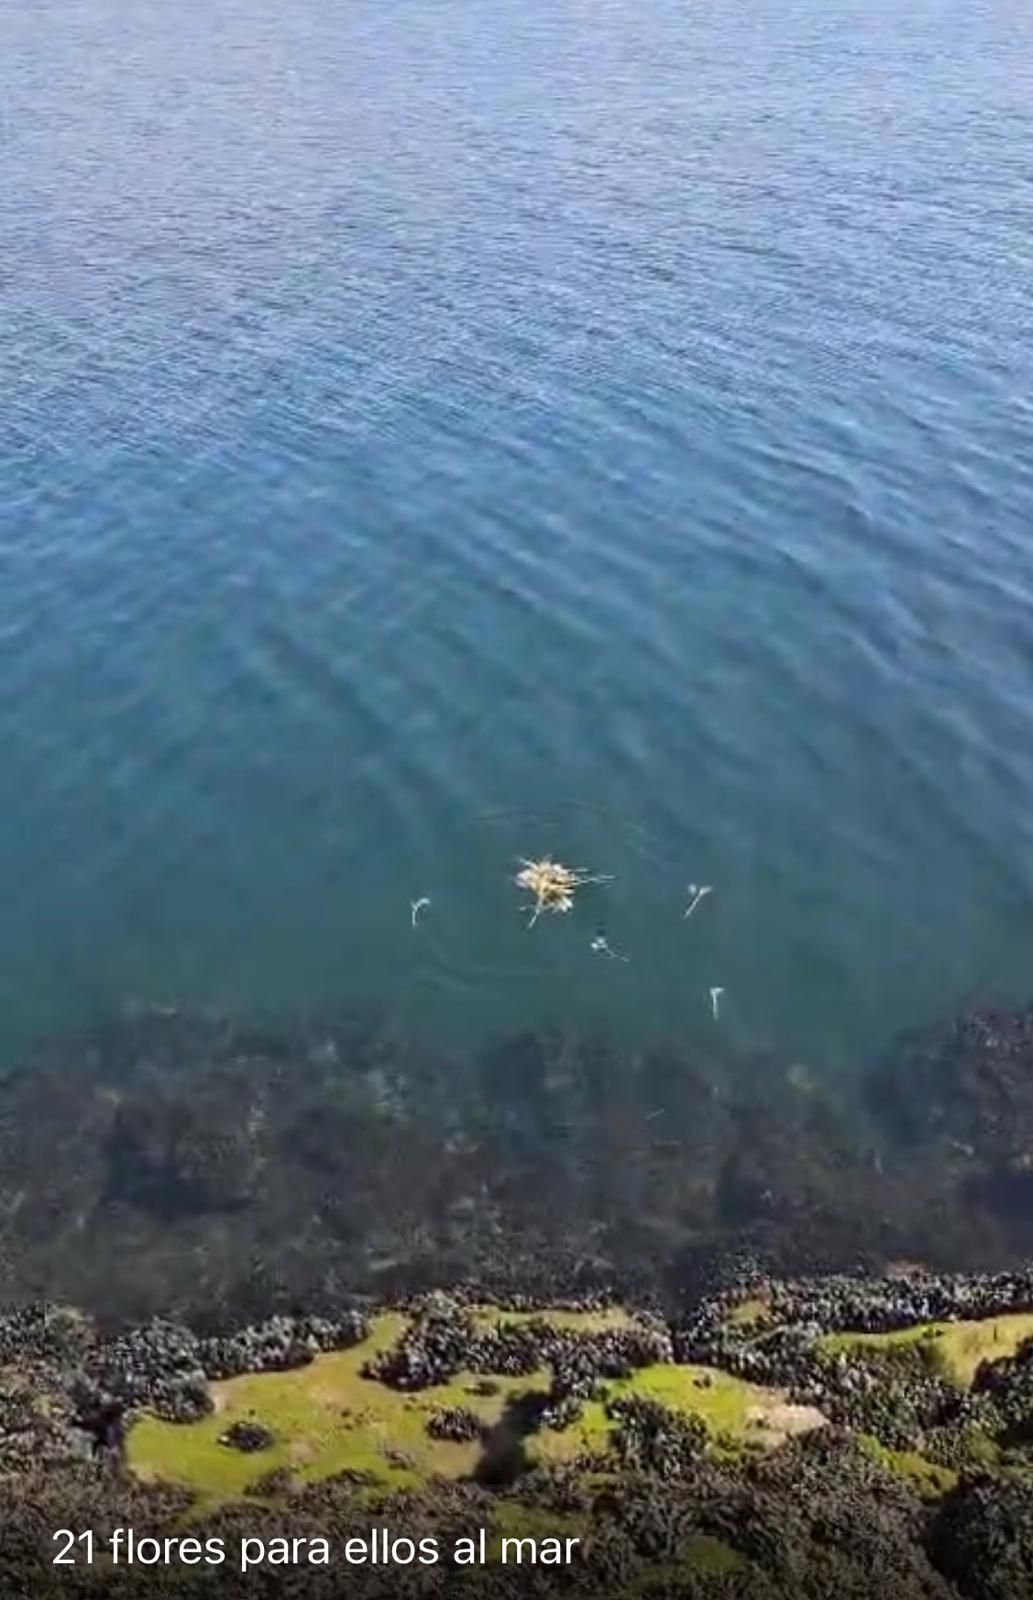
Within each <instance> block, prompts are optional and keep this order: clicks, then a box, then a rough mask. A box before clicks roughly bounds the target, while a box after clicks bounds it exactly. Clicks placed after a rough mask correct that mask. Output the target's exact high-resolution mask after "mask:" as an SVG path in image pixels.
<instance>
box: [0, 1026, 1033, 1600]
mask: <svg viewBox="0 0 1033 1600" xmlns="http://www.w3.org/2000/svg"><path fill="white" fill-rule="evenodd" d="M1031 1174H1033V1011H1025V1010H1023V1011H1014V1012H1007V1013H1005V1012H989V1011H981V1012H976V1013H973V1014H971V1015H969V1016H967V1017H965V1018H963V1019H962V1020H961V1021H959V1022H957V1023H954V1024H951V1025H950V1026H949V1027H947V1028H940V1029H935V1030H932V1031H930V1032H929V1033H926V1034H922V1035H920V1036H916V1037H914V1038H911V1039H908V1040H904V1041H900V1042H899V1043H898V1045H897V1046H896V1047H894V1049H893V1050H892V1051H891V1052H890V1053H889V1055H888V1057H887V1059H886V1060H885V1061H883V1062H880V1063H878V1064H876V1065H875V1066H874V1067H873V1069H872V1071H871V1072H870V1074H869V1075H868V1077H867V1079H866V1080H865V1081H864V1083H863V1084H862V1085H861V1092H860V1095H859V1096H858V1097H856V1098H854V1099H851V1100H849V1101H847V1100H845V1099H844V1100H842V1101H836V1100H834V1099H832V1098H830V1097H829V1096H828V1095H827V1094H825V1093H824V1092H823V1091H822V1090H820V1089H819V1088H818V1087H816V1086H815V1084H814V1083H813V1082H812V1081H811V1079H810V1078H809V1077H808V1075H807V1074H804V1073H801V1072H800V1071H799V1070H788V1071H787V1070H783V1069H782V1068H780V1067H779V1066H778V1065H777V1064H774V1063H771V1062H743V1063H740V1070H738V1072H736V1073H728V1072H726V1073H725V1074H724V1075H723V1076H722V1077H720V1078H718V1077H714V1076H712V1075H710V1074H709V1073H708V1072H707V1071H705V1070H704V1069H703V1068H702V1067H701V1066H700V1065H699V1064H698V1063H693V1062H691V1061H686V1060H685V1059H683V1057H682V1056H681V1055H680V1054H679V1053H678V1052H676V1051H674V1050H671V1051H669V1052H661V1051H653V1052H651V1053H649V1054H648V1055H645V1056H641V1057H639V1056H636V1057H633V1058H628V1057H626V1056H620V1055H619V1054H618V1053H616V1052H614V1051H613V1050H612V1049H611V1048H610V1047H609V1046H608V1045H606V1044H605V1043H602V1042H599V1041H588V1040H583V1039H581V1040H576V1039H570V1038H566V1037H564V1036H561V1035H558V1034H556V1035H552V1034H546V1035H538V1034H536V1035H530V1034H529V1035H526V1036H523V1037H521V1038H518V1039H512V1040H508V1041H505V1042H504V1043H502V1044H500V1045H498V1046H497V1047H495V1048H493V1049H491V1050H488V1051H486V1052H484V1054H483V1055H482V1056H481V1057H479V1058H477V1059H474V1060H463V1061H454V1060H442V1059H439V1058H437V1057H436V1056H434V1055H432V1054H429V1053H428V1052H426V1051H423V1050H421V1049H419V1048H417V1047H416V1046H415V1045H414V1043H413V1042H412V1041H411V1040H407V1039H404V1038H402V1037H399V1036H398V1035H397V1034H396V1033H395V1032H393V1031H392V1030H391V1029H388V1028H385V1027H383V1026H379V1025H378V1026H373V1025H371V1024H368V1023H365V1024H361V1025H360V1024H359V1023H357V1022H355V1021H354V1020H351V1021H346V1022H340V1023H337V1024H333V1025H331V1024H327V1023H322V1024H320V1025H319V1026H316V1025H314V1024H311V1023H308V1024H305V1025H304V1026H302V1027H295V1028H287V1027H283V1028H279V1029H275V1030H262V1031H258V1030H256V1029H250V1030H245V1029H241V1028H240V1027H239V1026H237V1025H235V1024H232V1023H231V1022H229V1021H227V1020H226V1019H220V1018H212V1017H202V1018H198V1017H185V1016H181V1015H178V1014H176V1013H170V1012H162V1013H153V1012H148V1011H138V1012H135V1013H133V1014H129V1015H122V1016H119V1017H117V1018H113V1019H111V1020H110V1021H109V1022H108V1023H107V1024H106V1025H105V1026H104V1027H98V1028H97V1029H96V1030H95V1031H94V1032H93V1033H92V1034H91V1036H90V1037H89V1039H86V1040H77V1041H68V1040H64V1041H59V1042H56V1043H55V1044H53V1045H52V1046H50V1047H48V1048H47V1049H46V1050H43V1051H41V1052H40V1053H39V1055H38V1057H37V1058H36V1059H34V1060H33V1061H31V1062H27V1063H24V1064H22V1065H21V1066H19V1067H18V1068H16V1069H14V1070H11V1071H10V1072H9V1073H8V1074H7V1075H6V1077H4V1078H2V1079H0V1301H2V1302H3V1303H5V1304H6V1305H7V1307H8V1309H7V1310H6V1311H4V1312H2V1313H0V1518H2V1519H3V1527H4V1529H5V1533H4V1537H3V1539H2V1540H0V1578H2V1579H3V1582H4V1592H5V1593H8V1592H9V1593H12V1594H22V1593H25V1594H32V1595H36V1594H43V1593H47V1592H54V1593H60V1594H71V1595H93V1594H101V1593H105V1594H107V1593H113V1594H119V1593H123V1592H124V1593H126V1594H130V1593H133V1594H135V1593H137V1592H143V1591H144V1590H145V1589H148V1588H151V1587H154V1586H157V1585H159V1578H158V1577H157V1576H156V1575H155V1574H154V1573H141V1572H140V1571H136V1572H133V1571H128V1570H106V1571H102V1570H100V1569H99V1568H86V1567H82V1566H76V1567H74V1568H68V1569H66V1570H62V1571H60V1572H56V1571H55V1570H54V1569H53V1568H51V1567H50V1566H49V1564H48V1563H49V1557H50V1554H51V1551H50V1547H49V1540H50V1536H51V1534H52V1532H53V1530H54V1529H56V1528H93V1529H95V1530H97V1531H98V1533H99V1534H103V1532H104V1530H109V1529H112V1528H114V1527H132V1528H134V1529H135V1530H136V1532H137V1533H139V1534H144V1533H153V1534H154V1535H155V1536H158V1535H169V1534H174V1533H178V1532H182V1529H183V1527H184V1526H186V1525H189V1527H190V1528H191V1529H192V1530H193V1529H197V1530H198V1531H199V1532H202V1531H205V1530H207V1531H208V1532H210V1533H212V1534H213V1536H221V1535H223V1534H226V1535H227V1536H230V1535H232V1536H234V1537H236V1536H237V1535H238V1534H240V1532H241V1530H246V1529H248V1528H255V1527H261V1528H264V1529H268V1528H269V1527H270V1526H271V1525H276V1526H278V1527H280V1528H281V1529H283V1528H286V1530H287V1531H289V1532H292V1533H298V1534H303V1533H305V1531H306V1530H307V1531H308V1532H310V1533H315V1532H322V1533H324V1534H326V1535H327V1536H331V1537H332V1538H333V1539H334V1540H335V1541H340V1540H341V1539H342V1538H344V1537H348V1536H351V1535H352V1534H355V1535H358V1534H362V1533H365V1532H367V1531H368V1528H369V1526H370V1524H371V1521H372V1520H374V1519H378V1520H385V1521H389V1522H390V1523H391V1524H392V1526H393V1527H395V1528H396V1529H397V1530H400V1531H403V1532H404V1533H405V1534H407V1535H408V1536H410V1537H414V1538H416V1537H419V1536H420V1534H421V1533H423V1532H427V1533H431V1534H434V1535H435V1536H439V1535H440V1536H445V1535H447V1536H449V1537H451V1536H454V1535H455V1534H456V1532H457V1530H465V1529H468V1528H473V1529H477V1528H481V1527H485V1528H489V1529H494V1530H495V1532H496V1533H498V1532H499V1531H500V1530H504V1529H507V1528H508V1529H512V1528H514V1527H521V1528H523V1527H532V1528H535V1529H537V1530H538V1531H541V1530H542V1529H543V1528H550V1529H551V1528H556V1529H560V1530H565V1531H566V1532H567V1533H568V1534H570V1533H572V1532H573V1533H574V1534H575V1536H576V1538H577V1540H578V1541H579V1544H580V1556H579V1560H578V1561H577V1562H576V1563H574V1564H572V1565H571V1566H569V1567H563V1568H561V1569H557V1570H555V1571H545V1570H528V1569H525V1570H522V1571H512V1570H508V1569H504V1568H499V1567H498V1566H497V1565H490V1566H489V1567H488V1568H483V1569H472V1570H471V1571H467V1572H458V1571H456V1570H454V1569H452V1568H451V1567H447V1566H445V1565H440V1566H436V1567H432V1568H428V1569H426V1570H420V1571H416V1570H415V1569H411V1570H410V1569H395V1568H392V1569H388V1570H379V1571H377V1570H373V1569H372V1568H370V1569H361V1570H358V1569H357V1570H349V1571H347V1572H346V1573H344V1574H343V1575H342V1573H341V1572H340V1571H337V1572H334V1571H333V1570H332V1569H331V1570H330V1571H329V1572H326V1571H318V1570H316V1571H310V1570H308V1569H304V1570H300V1571H288V1572H278V1573H275V1574H265V1573H264V1572H261V1571H259V1572H255V1571H252V1572H250V1573H248V1574H247V1575H246V1576H244V1577H240V1576H235V1575H234V1574H233V1573H231V1572H229V1571H225V1572H220V1573H219V1574H218V1576H217V1578H216V1579H213V1578H212V1576H211V1575H210V1574H206V1575H199V1574H198V1573H193V1572H189V1571H181V1570H174V1571H173V1570H170V1571H167V1572H164V1573H162V1574H161V1575H160V1588H161V1592H163V1593H168V1594H171V1593H174V1592H180V1591H182V1592H184V1593H186V1592H190V1593H193V1592H195V1591H196V1592H197V1593H201V1592H202V1591H203V1592H205V1593H207V1592H208V1590H209V1588H210V1587H211V1585H212V1583H213V1582H217V1583H218V1586H219V1588H220V1590H221V1591H223V1592H229V1593H234V1592H236V1588H237V1587H239V1588H240V1592H241V1593H244V1592H245V1590H246V1591H247V1592H248V1593H249V1594H251V1595H255V1594H259V1595H261V1594H264V1593H266V1592H268V1593H270V1594H271V1593H273V1592H275V1593H276V1594H281V1593H282V1594H293V1593H297V1594H299V1595H300V1594H305V1595H312V1596H317V1597H318V1596H320V1595H323V1594H326V1595H328V1596H329V1595H336V1594H339V1593H340V1594H343V1593H344V1592H345V1591H347V1592H348V1593H349V1594H357V1595H359V1596H364V1595H369V1596H371V1597H377V1600H379V1597H380V1596H383V1597H384V1600H388V1596H390V1597H391V1600H396V1597H401V1600H405V1597H407V1596H409V1595H413V1596H414V1597H415V1596H417V1595H420V1596H423V1595H426V1596H431V1595H435V1596H436V1595H438V1594H441V1595H445V1594H449V1595H451V1594H452V1593H454V1592H456V1590H461V1591H462V1592H466V1593H469V1594H470V1595H472V1596H479V1595H481V1594H482V1593H483V1595H484V1596H485V1597H487V1596H488V1595H489V1594H490V1595H492V1596H496V1595H502V1596H505V1595H507V1594H512V1595H513V1596H514V1597H515V1596H517V1595H520V1594H525V1593H526V1594H542V1595H544V1594H548V1593H554V1592H557V1591H560V1590H562V1591H564V1592H567V1591H569V1592H571V1593H576V1594H581V1595H585V1596H588V1595H592V1594H596V1593H598V1594H600V1595H601V1594H607V1595H619V1594H622V1593H629V1594H631V1593H634V1594H636V1595H640V1596H641V1595H650V1596H654V1597H655V1600H663V1597H665V1596H675V1595H678V1596H685V1597H692V1596H696V1595H715V1596H733V1595H734V1596H742V1597H749V1600H753V1597H756V1600H762V1597H768V1596H771V1597H774V1596H786V1597H788V1596H791V1595H805V1596H813V1597H814V1600H818V1597H819V1596H821V1597H824V1596H826V1595H828V1594H832V1593H835V1594H836V1595H839V1596H844V1597H846V1600H849V1597H851V1596H853V1595H857V1596H858V1597H860V1596H862V1595H863V1596H864V1597H865V1600H868V1597H870V1595H871V1594H872V1592H873V1590H878V1591H880V1592H883V1593H885V1594H887V1595H898V1594H899V1595H910V1594H915V1595H922V1596H927V1597H942V1600H1009V1597H1011V1596H1020V1595H1023V1596H1026V1595H1028V1594H1030V1593H1033V1266H1030V1265H1029V1262H1030V1261H1031V1260H1033V1204H1031V1203H1030V1202H1031V1201H1033V1187H1031V1185H1033V1176H1031ZM73 1308H81V1309H73ZM309 1373H310V1374H311V1375H312V1382H311V1383H310V1384H309V1383H308V1382H307V1380H306V1377H305V1375H306V1374H309ZM310 1423H311V1425H312V1427H313V1428H314V1430H315V1432H314V1434H313V1436H312V1438H311V1439H310V1438H308V1437H307V1436H306V1433H305V1430H306V1428H307V1427H309V1425H310ZM320 1452H322V1453H320Z"/></svg>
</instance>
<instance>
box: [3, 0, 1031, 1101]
mask: <svg viewBox="0 0 1033 1600" xmlns="http://www.w3.org/2000/svg"><path fill="white" fill-rule="evenodd" d="M0 61H2V67H0V137H2V156H3V159H2V163H0V272H2V299H0V317H2V342H0V394H2V395H3V404H2V408H0V448H2V452H3V459H4V463H5V465H4V472H3V495H2V503H0V763H2V765H0V1017H2V1019H3V1030H4V1034H5V1037H6V1038H7V1039H8V1040H20V1039H24V1038H26V1037H28V1036H31V1035H32V1034H33V1033H34V1032H36V1031H38V1030H40V1029H42V1028H48V1029H49V1028H53V1027H55V1026H57V1027H61V1026H64V1025H66V1024H67V1025H72V1024H74V1023H75V1022H76V1021H77V1020H78V1019H79V1018H80V1017H82V1016H84V1015H85V1014H87V1013H88V1012H89V1011H90V1010H91V1008H92V1007H94V1006H96V1005H97V1004H98V1003H103V1002H104V1001H105V1000H107V999H110V998H113V997H116V996H124V995H138V996H146V997H148V998H152V999H158V1000H162V1001H171V1000H174V1001H178V1002H181V1003H197V1002H204V1003H220V1004H227V1005H230V1006H233V1007H240V1008H243V1009H253V1008H256V1007H263V1008H273V1009H276V1008H279V1007H291V1008H294V1007H298V1006H301V1007H314V1008H315V1007H320V1006H322V1005H325V1004H328V1003H331V1002H333V1003H339V1002H342V1001H344V1002H349V1001H353V1000H359V1001H363V1002H364V1001H367V1000H370V999H373V1000H379V1001H383V1002H385V1003H386V1004H387V1005H388V1006H389V1007H391V1008H392V1009H394V1010H397V1011H398V1012H399V1013H400V1014H401V1015H402V1016H404V1017H405V1018H406V1019H407V1020H408V1021H410V1022H411V1023H412V1024H413V1025H414V1026H417V1027H419V1028H420V1029H422V1030H425V1031H426V1032H427V1033H429V1034H431V1035H434V1036H437V1037H441V1038H446V1039H450V1040H451V1039H469V1038H474V1037H478V1036H480V1035H482V1034H483V1033H484V1032H486V1031H493V1030H497V1029H501V1028H504V1027H509V1026H510V1025H512V1024H513V1023H515V1022H518V1021H525V1020H532V1021H537V1020H540V1019H546V1018H552V1019H557V1020H562V1021H568V1022H572V1023H576V1024H579V1025H583V1024H602V1025H605V1026H608V1027H612V1028H614V1029H618V1030H620V1031H622V1032H624V1033H626V1034H627V1035H629V1036H631V1037H632V1038H636V1037H638V1038H645V1037H646V1036H648V1035H651V1034H653V1033H657V1032H674V1033H676V1034H678V1035H680V1036H683V1037H688V1038H697V1039H699V1040H700V1041H701V1042H707V1043H709V1044H711V1045H713V1044H717V1046H718V1047H719V1048H724V1047H725V1046H727V1047H728V1048H730V1049H754V1048H760V1049H767V1048H771V1049H775V1050H777V1051H779V1052H785V1053H786V1054H788V1055H790V1056H793V1057H803V1058H804V1059H806V1060H808V1061H811V1062H814V1063H815V1064H816V1065H819V1066H821V1067H823V1068H827V1070H828V1071H830V1072H832V1071H838V1070H841V1069H843V1068H848V1067H849V1066H850V1064H851V1063H853V1062H856V1061H857V1060H859V1059H861V1058H862V1057H864V1056H865V1055H868V1054H871V1053H872V1052H873V1051H875V1050H878V1049H879V1048H881V1046H882V1044H883V1043H884V1042H885V1040H886V1038H887V1037H888V1036H889V1034H890V1033H892V1031H893V1030H894V1029H896V1028H897V1027H900V1026H904V1025H907V1024H910V1023H914V1022H919V1021H922V1020H924V1019H926V1018H928V1017H929V1016H930V1015H934V1014H938V1013H941V1012H943V1011H949V1010H951V1009H953V1008H954V1007H955V1006H956V1005H958V1004H959V1003H961V1002H963V1001H964V999H965V998H966V996H967V995H969V994H971V993H973V992H975V991H979V992H983V991H985V990H986V989H988V988H990V989H994V990H999V991H1004V992H1006V993H1019V994H1021V995H1025V994H1027V993H1028V991H1029V990H1030V988H1031V987H1033V985H1031V983H1030V959H1029V951H1030V947H1031V936H1033V825H1031V817H1033V809H1031V807H1030V804H1029V796H1030V792H1031V786H1033V738H1031V734H1033V698H1031V687H1033V682H1031V673H1033V614H1031V609H1030V601H1031V595H1033V519H1031V511H1033V451H1031V448H1030V446H1031V442H1033V441H1031V424H1033V246H1031V243H1030V240H1031V237H1033V235H1031V232H1030V224H1031V221H1033V19H1031V14H1030V12H1029V10H1028V8H1026V7H1023V6H1020V5H1019V4H1017V0H988V3H984V4H978V5H972V4H968V3H965V4H962V3H961V0H937V3H932V0H918V3H917V4H915V5H911V6H909V7H907V8H906V10H905V12H904V13H902V12H901V8H900V7H899V6H897V5H893V4H890V3H888V0H864V3H860V0H834V3H833V4H831V5H829V4H826V3H822V4H818V3H817V0H795V3H791V4H789V5H783V4H779V5H776V4H774V3H773V0H745V3H742V0H735V3H732V0H699V3H695V4H690V3H675V0H645V3H643V0H635V3H632V0H593V3H592V4H591V5H588V4H583V3H581V0H558V3H552V0H550V3H549V4H546V3H545V0H526V3H525V4H521V5H519V6H513V5H511V4H504V3H502V0H440V3H439V4H436V5H434V6H431V5H429V4H427V3H426V0H398V3H396V4H392V5H390V6H385V5H383V4H381V3H375V0H295V3H294V4H292V5H291V6H289V7H286V6H283V5H281V4H279V3H278V0H276V3H274V0H248V3H246V4H245V3H244V0H214V3H213V0H179V3H178V4H177V5H175V6H173V7H161V8H156V7H153V6H150V5H145V4H143V3H142V0H130V3H128V4H127V3H125V0H62V4H61V5H57V4H56V3H53V0H40V3H38V4H35V5H33V6H32V7H26V6H22V5H18V4H16V3H15V0H0ZM544 850H552V851H554V852H555V853H556V854H558V855H559V856H560V857H561V858H562V859H564V860H570V861H572V862H575V863H576V864H579V865H585V866H589V867H592V868H595V869H597V870H599V871H605V872H612V873H614V874H616V881H615V883H614V884H613V885H611V886H608V887H607V888H606V889H599V890H589V891H586V892H585V894H584V897H583V900H581V901H580V902H579V906H578V910H577V913H576V914H575V915H574V916H572V917H570V918H565V919H555V920H554V921H552V922H550V923H549V924H547V925H546V924H542V925H540V926H539V927H538V928H536V929H535V930H534V931H533V932H528V931H527V930H526V929H525V928H524V927H523V925H522V922H521V919H520V916H519V913H518V908H519V904H520V897H519V895H518V893H517V891H516V890H515V889H513V888H512V886H511V885H510V884H508V883H507V875H508V874H510V873H511V871H512V863H513V860H514V858H515V857H516V856H518V855H521V854H524V853H529V854H534V853H537V852H539V851H544ZM690 880H695V881H697V882H705V883H708V884H712V885H713V886H714V893H713V894H712V896H711V897H710V898H709V899H708V900H707V901H706V902H705V903H704V904H703V905H702V906H701V907H700V910H699V912H698V913H697V915H696V916H695V917H694V918H693V919H692V920H691V922H689V923H687V924H686V923H684V922H682V920H681V917H680V913H681V909H682V906H683V904H684V901H685V894H684V886H685V884H686V883H687V882H688V881H690ZM421 895H429V896H430V897H431V900H432V905H431V908H430V910H429V912H428V914H427V917H426V920H425V922H424V923H423V925H422V926H421V928H420V929H419V930H417V932H416V933H414V932H413V930H412V928H411V927H410V919H409V903H410V900H412V899H414V898H416V897H417V896H421ZM600 927H602V928H604V929H605V932H606V935H607V937H608V938H609V940H610V942H611V944H612V946H613V947H614V948H615V949H618V950H620V951H623V952H625V953H627V954H628V956H629V957H630V959H629V961H628V962H627V963H619V964H618V963H613V962H610V961H608V960H607V959H606V957H605V956H604V955H601V954H599V953H597V952H596V953H593V952H592V950H591V949H590V942H591V939H592V937H593V936H594V935H595V934H596V932H597V931H598V930H599V928H600ZM711 985H720V986H722V987H723V988H724V989H725V991H726V992H725V995H724V998H723V1001H722V1008H723V1009H722V1013H721V1019H720V1024H719V1028H718V1030H716V1031H715V1029H714V1025H713V1023H712V1022H711V1020H710V1016H709V1005H708V999H707V990H708V989H709V987H710V986H711Z"/></svg>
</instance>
